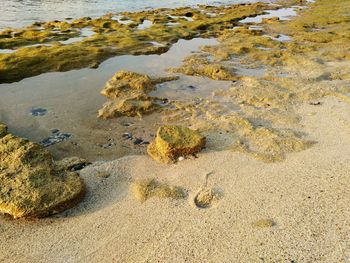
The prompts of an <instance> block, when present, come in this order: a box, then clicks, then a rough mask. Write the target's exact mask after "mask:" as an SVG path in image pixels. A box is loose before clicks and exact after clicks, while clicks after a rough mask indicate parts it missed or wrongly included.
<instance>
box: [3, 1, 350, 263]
mask: <svg viewBox="0 0 350 263" xmlns="http://www.w3.org/2000/svg"><path fill="white" fill-rule="evenodd" d="M284 2H286V1H284ZM287 2H288V3H289V5H292V4H293V3H294V2H295V1H292V2H291V1H287ZM284 5H285V6H286V5H287V4H286V3H284ZM330 6H332V8H333V9H332V10H333V11H334V12H333V13H332V16H326V15H325V14H328V12H329V8H330ZM347 7H350V3H347V2H346V1H342V0H336V1H334V2H333V3H332V4H330V3H328V2H327V1H326V0H319V1H316V2H314V3H312V4H311V5H310V6H309V8H305V9H303V8H298V10H299V15H298V16H297V17H294V18H293V19H289V17H284V18H276V17H267V18H266V17H263V18H262V20H261V22H262V23H248V24H245V25H240V26H239V27H235V28H233V29H227V28H226V29H225V30H223V31H222V32H221V31H220V32H221V33H220V34H219V37H218V39H217V42H216V43H214V42H213V43H211V44H212V45H206V46H204V47H201V48H200V49H199V50H197V51H196V52H195V53H192V52H191V48H189V49H187V51H188V54H186V55H184V54H183V53H184V52H182V53H181V51H183V50H182V49H181V48H182V47H183V46H181V45H179V46H178V48H179V53H174V56H175V57H176V58H175V59H174V60H171V62H169V63H168V64H166V65H162V66H163V68H162V71H161V72H162V74H158V73H159V71H158V70H155V73H157V74H156V75H157V76H156V77H162V76H164V75H166V76H173V75H172V74H175V75H176V76H180V79H179V80H172V81H170V82H166V83H162V84H159V85H158V86H157V89H156V90H154V91H152V93H150V94H151V96H152V98H154V99H157V98H166V99H168V100H169V104H166V105H162V107H160V109H159V111H156V112H153V113H151V114H146V113H142V114H140V115H142V117H140V116H138V117H127V116H122V117H118V118H115V119H111V120H108V121H105V120H99V121H96V122H95V124H96V123H97V125H96V126H94V128H96V130H98V131H99V132H100V130H101V127H103V123H104V125H106V123H108V124H110V123H113V124H114V125H120V126H122V127H124V128H125V129H126V132H128V129H130V127H133V125H131V126H130V122H132V123H133V124H134V125H135V126H134V127H135V132H136V131H139V132H140V133H141V131H142V132H144V134H148V136H149V137H147V138H146V137H145V136H143V137H142V138H145V139H147V140H152V139H153V137H154V136H151V134H153V135H154V132H155V128H156V127H158V126H161V125H171V124H181V125H183V126H186V127H189V128H191V129H193V130H197V131H198V132H200V133H201V134H202V135H204V136H205V137H206V139H207V148H206V149H205V150H203V151H202V152H200V153H199V154H198V155H194V156H191V157H190V158H181V160H180V159H179V161H178V162H177V163H175V164H171V165H165V164H160V163H157V162H155V161H154V160H152V159H151V158H150V157H149V156H146V155H129V156H124V157H122V158H119V159H118V158H117V159H115V160H112V161H107V160H106V158H105V157H102V156H101V158H100V160H98V159H99V158H96V159H97V160H98V161H97V162H93V163H92V164H91V165H88V166H86V167H85V168H83V169H82V170H80V171H79V174H80V176H81V178H82V179H83V180H84V182H85V184H86V190H87V191H86V193H87V194H86V196H85V198H84V200H83V201H82V202H81V203H79V204H78V205H77V206H75V207H73V208H71V209H69V210H66V211H64V212H62V213H60V214H56V215H54V216H51V217H48V218H44V219H40V220H12V219H10V218H8V217H6V216H2V215H1V216H0V218H1V221H2V223H1V224H0V232H2V235H0V242H1V244H2V246H0V261H6V262H8V261H15V262H47V261H50V262H61V261H62V260H64V261H67V262H81V261H84V262H85V261H88V262H96V261H98V262H100V261H101V262H208V261H213V262H347V261H349V259H350V235H349V233H350V219H349V218H350V217H349V215H350V210H349V209H348V204H349V202H350V194H349V191H348V189H347V188H348V187H347V186H348V185H349V183H350V177H349V176H348V173H349V170H350V162H349V157H348V156H350V155H349V153H350V148H349V147H348V145H349V143H350V134H349V129H350V117H349V116H350V104H349V101H350V100H349V94H350V72H349V70H348V68H349V65H350V56H349V54H348V53H347V49H350V45H349V43H350V42H349V41H348V40H349V39H350V34H348V32H347V31H346V30H344V29H350V23H349V19H348V17H347V13H346V12H345V11H344V10H346V9H347ZM258 18H259V17H258ZM258 18H257V19H258ZM183 22H184V23H185V24H187V22H189V21H187V20H186V21H183ZM142 23H143V22H142ZM188 43H190V41H189V42H188ZM180 44H181V43H180ZM182 44H183V43H182ZM175 47H176V46H175ZM196 47H198V45H196ZM170 50H171V49H170ZM170 52H171V51H170ZM165 54H167V53H165ZM179 54H182V55H183V57H181V59H180V58H179V57H180V55H179ZM168 55H169V54H168ZM161 57H162V55H160V56H159V57H157V60H156V61H159V60H158V59H160V58H161ZM127 59H128V58H127ZM111 60H113V59H111ZM164 61H166V62H168V59H167V58H166V59H165V60H164ZM174 61H176V64H177V65H172V63H173V62H174ZM180 61H182V62H181V63H180ZM132 63H133V62H132ZM132 63H131V64H132ZM138 66H139V67H140V68H142V64H141V65H138ZM158 66H159V65H158ZM103 67H104V65H103V64H102V65H101V68H102V70H103ZM170 67H171V68H170ZM169 68H170V69H169ZM113 69H115V68H114V67H113ZM118 70H119V69H118ZM133 70H134V69H133ZM147 70H150V71H151V70H154V68H153V69H152V67H151V66H150V67H149V69H147ZM165 70H168V71H167V73H165ZM83 71H84V70H82V71H80V70H79V71H77V72H83ZM87 71H88V70H87ZM87 71H86V72H87ZM114 72H115V70H113V71H112V70H111V71H110V73H114ZM141 73H145V72H141ZM146 73H147V74H151V73H152V72H146ZM50 74H53V75H54V74H57V75H60V74H62V75H64V74H66V75H69V73H50ZM84 74H86V73H84ZM84 74H82V80H84ZM168 74H169V75H168ZM138 76H139V75H138ZM139 77H140V76H139ZM141 77H142V76H141ZM35 78H38V77H35ZM195 81H198V82H195ZM155 82H156V80H155ZM11 85H12V84H11ZM182 85H184V86H182ZM189 86H191V88H189ZM107 87H108V86H107ZM29 88H30V87H28V89H29ZM99 88H100V89H102V87H99ZM183 88H184V89H183ZM100 89H99V90H100ZM99 90H98V91H99ZM81 91H84V89H82V90H81ZM85 91H86V90H85ZM28 92H30V91H28ZM72 92H74V90H72ZM95 92H96V94H97V91H96V90H95ZM62 94H63V93H62ZM82 94H84V93H82ZM78 97H79V96H78ZM53 99H54V96H53ZM90 99H91V97H90ZM85 102H86V101H82V102H81V103H82V104H84V103H85ZM96 104H99V105H100V107H102V100H101V102H99V103H96ZM38 106H40V105H38ZM95 106H96V105H95ZM22 107H23V105H22ZM64 107H65V105H63V108H64ZM77 108H79V107H77ZM37 112H39V114H40V112H44V111H40V109H39V110H37ZM80 113H82V116H84V114H86V112H85V111H84V110H83V111H82V112H80ZM0 114H1V112H0ZM48 114H50V109H48ZM4 116H5V117H6V115H4ZM66 116H67V118H68V117H69V114H68V115H66ZM91 116H93V115H92V114H91ZM0 117H2V115H0ZM46 117H49V116H46ZM2 118H4V117H2ZM40 118H42V119H41V120H43V119H44V118H45V115H44V116H39V117H38V119H37V120H38V122H39V121H40ZM94 118H95V117H94ZM10 119H12V118H9V120H10ZM95 120H96V119H95ZM70 121H73V122H74V119H71V120H70ZM83 121H85V122H87V121H86V118H83ZM52 123H54V121H53V122H52ZM125 124H127V125H126V126H124V125H125ZM138 125H140V126H138ZM147 125H148V126H147ZM105 127H106V126H105ZM107 127H108V126H107ZM114 127H116V126H114ZM149 127H151V128H150V129H149ZM51 128H54V127H51V126H50V127H49V128H48V130H49V129H51ZM109 128H110V129H109V130H108V128H106V134H108V132H109V133H114V135H115V136H120V135H121V133H122V131H121V130H116V129H113V126H110V127H109ZM151 129H153V130H151ZM86 132H89V133H90V130H89V129H87V130H86ZM133 133H134V131H133ZM150 133H151V134H150ZM99 134H100V135H101V134H102V133H99ZM133 135H134V134H133ZM93 136H94V135H93ZM135 136H139V135H135ZM101 137H103V136H101ZM103 139H106V138H103ZM70 142H71V141H70V139H69V140H67V141H65V142H63V143H62V142H61V143H58V144H57V145H56V146H54V147H57V149H56V150H58V151H57V152H56V153H59V151H60V150H61V151H62V152H64V151H66V149H67V148H65V147H66V144H67V143H70ZM107 142H108V140H107ZM128 142H129V143H130V144H132V143H133V141H132V140H130V141H128ZM50 147H51V148H48V149H50V150H51V151H53V149H55V148H53V147H52V146H50ZM79 150H81V149H79V148H77V149H76V152H77V153H79ZM110 151H111V156H113V154H115V149H114V148H112V149H111V150H110ZM141 152H142V151H141ZM91 153H93V151H91ZM86 154H89V153H86ZM96 159H95V160H96ZM101 159H102V160H103V161H101ZM145 180H146V182H148V184H149V185H150V187H151V190H149V189H147V187H148V186H147V185H146V186H145V185H142V183H141V184H140V183H139V182H145ZM146 184H147V183H146ZM135 185H136V187H135ZM142 187H144V188H146V190H145V191H147V190H149V192H145V193H142V190H143V189H142ZM152 187H153V188H152ZM157 188H158V190H159V191H170V192H171V191H173V192H172V193H173V195H172V194H169V193H168V194H167V193H165V194H162V193H160V194H159V193H158V194H157V193H154V192H153V193H152V190H153V191H154V189H156V190H157ZM135 189H136V190H135ZM176 191H177V192H176ZM180 192H181V193H180ZM142 194H144V196H142ZM28 243H30V246H29V245H28Z"/></svg>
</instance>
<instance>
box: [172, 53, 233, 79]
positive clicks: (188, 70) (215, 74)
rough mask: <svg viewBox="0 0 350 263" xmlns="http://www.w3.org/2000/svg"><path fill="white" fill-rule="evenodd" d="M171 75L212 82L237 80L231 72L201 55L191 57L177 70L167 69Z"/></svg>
mask: <svg viewBox="0 0 350 263" xmlns="http://www.w3.org/2000/svg"><path fill="white" fill-rule="evenodd" d="M169 71H170V72H173V73H182V74H185V75H189V76H204V77H208V78H211V79H214V80H237V79H238V77H237V76H236V75H235V74H234V72H233V70H229V69H228V68H225V67H224V66H222V65H220V64H218V63H214V62H211V61H209V60H208V58H206V57H205V56H202V55H192V56H190V57H188V58H186V59H185V60H184V64H183V65H182V66H181V67H178V68H171V69H169Z"/></svg>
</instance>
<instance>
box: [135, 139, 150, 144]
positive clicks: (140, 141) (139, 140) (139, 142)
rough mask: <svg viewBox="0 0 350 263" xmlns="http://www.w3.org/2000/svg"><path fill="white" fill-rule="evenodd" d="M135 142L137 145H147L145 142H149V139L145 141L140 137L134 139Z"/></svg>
mask: <svg viewBox="0 0 350 263" xmlns="http://www.w3.org/2000/svg"><path fill="white" fill-rule="evenodd" d="M134 144H135V145H145V144H149V142H148V141H144V140H142V139H140V138H136V139H135V141H134Z"/></svg>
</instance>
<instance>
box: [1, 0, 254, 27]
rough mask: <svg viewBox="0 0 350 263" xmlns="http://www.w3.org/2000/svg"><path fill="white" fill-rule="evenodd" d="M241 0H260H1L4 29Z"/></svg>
mask: <svg viewBox="0 0 350 263" xmlns="http://www.w3.org/2000/svg"><path fill="white" fill-rule="evenodd" d="M241 2H257V0H223V1H218V0H133V1H130V0H1V1H0V14H1V15H0V29H4V28H6V27H22V26H25V25H29V24H31V23H33V22H35V21H49V20H55V19H58V20H63V19H66V18H78V17H84V16H90V17H97V16H101V15H103V14H106V13H108V12H121V11H136V10H141V9H149V8H158V7H179V6H188V5H196V4H230V3H241Z"/></svg>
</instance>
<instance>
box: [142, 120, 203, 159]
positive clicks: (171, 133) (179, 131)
mask: <svg viewBox="0 0 350 263" xmlns="http://www.w3.org/2000/svg"><path fill="white" fill-rule="evenodd" d="M205 143H206V139H205V137H204V136H202V135H201V134H200V133H199V132H197V131H193V130H191V129H189V128H186V127H182V126H162V127H160V128H159V129H158V131H157V136H156V139H155V140H154V141H153V142H152V143H151V144H150V145H149V146H148V148H147V152H148V154H149V155H150V156H151V157H152V158H153V159H155V160H156V161H159V162H163V163H173V162H176V160H177V159H178V158H179V157H180V156H186V155H191V154H194V153H197V152H199V151H200V150H201V149H202V148H203V147H204V146H205Z"/></svg>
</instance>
